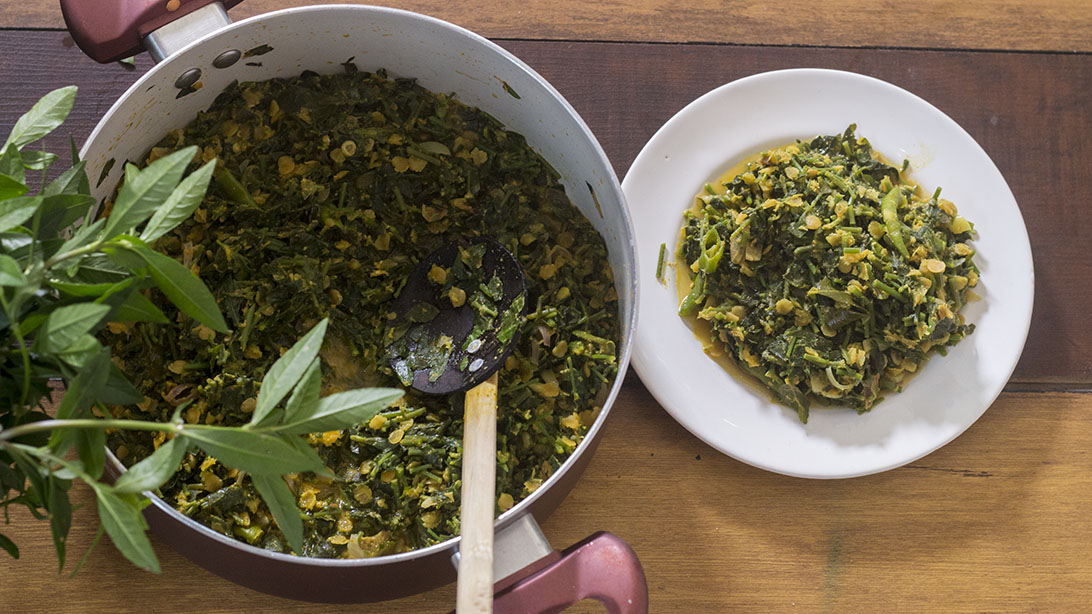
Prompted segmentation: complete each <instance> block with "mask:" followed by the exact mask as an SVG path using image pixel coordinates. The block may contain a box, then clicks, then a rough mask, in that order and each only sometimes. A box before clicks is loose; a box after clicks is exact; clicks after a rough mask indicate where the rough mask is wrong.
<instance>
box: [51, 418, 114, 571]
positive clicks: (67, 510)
mask: <svg viewBox="0 0 1092 614" xmlns="http://www.w3.org/2000/svg"><path fill="white" fill-rule="evenodd" d="M96 432H97V433H99V434H101V433H102V431H96ZM63 482H64V481H63V480H59V479H57V478H56V477H54V476H51V477H50V479H49V483H50V488H51V490H52V494H51V495H50V498H49V499H50V505H49V529H50V532H51V533H52V534H53V548H54V549H55V550H56V551H57V572H58V573H60V571H61V570H62V569H64V556H65V542H67V541H68V530H69V529H70V528H72V503H71V502H70V501H69V500H68V486H69V484H66V483H63Z"/></svg>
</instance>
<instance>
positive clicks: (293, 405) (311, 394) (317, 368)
mask: <svg viewBox="0 0 1092 614" xmlns="http://www.w3.org/2000/svg"><path fill="white" fill-rule="evenodd" d="M321 392H322V367H321V363H320V362H319V359H318V357H316V358H315V359H314V360H312V361H311V366H309V367H307V372H306V373H304V374H303V378H302V379H300V383H299V384H298V385H297V386H296V388H295V390H293V391H292V396H290V397H288V402H287V403H285V404H284V422H298V421H300V420H305V419H307V418H309V417H311V415H312V414H314V413H315V410H317V409H318V407H319V394H320V393H321Z"/></svg>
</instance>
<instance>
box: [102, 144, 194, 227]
mask: <svg viewBox="0 0 1092 614" xmlns="http://www.w3.org/2000/svg"><path fill="white" fill-rule="evenodd" d="M195 153H197V148H196V147H194V146H190V147H186V148H184V149H180V150H178V151H176V152H174V153H172V154H170V155H168V156H164V157H162V158H160V159H158V160H156V161H155V162H152V163H151V164H149V165H148V166H147V167H145V168H144V170H141V171H135V172H132V173H130V172H129V167H126V173H125V183H124V184H123V185H122V186H121V190H120V191H119V192H118V197H117V200H115V201H114V208H113V209H112V210H111V211H110V217H109V218H107V221H106V229H105V230H104V231H103V233H104V236H105V237H107V238H111V237H113V236H115V235H117V234H121V233H124V232H128V231H129V230H130V229H131V228H134V227H136V226H137V225H138V224H140V223H141V222H143V221H144V220H146V219H148V217H149V216H150V215H152V213H154V212H155V210H156V208H157V207H159V206H160V205H162V204H163V202H164V200H166V199H167V197H169V196H170V195H171V192H172V191H174V189H175V187H177V186H178V181H179V179H181V178H182V173H184V172H185V171H186V167H187V166H188V165H189V163H190V161H191V160H193V155H194V154H195Z"/></svg>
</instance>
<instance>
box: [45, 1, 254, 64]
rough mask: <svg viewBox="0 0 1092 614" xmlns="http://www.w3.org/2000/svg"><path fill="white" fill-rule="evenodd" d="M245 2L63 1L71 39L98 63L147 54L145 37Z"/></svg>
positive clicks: (65, 20)
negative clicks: (211, 9)
mask: <svg viewBox="0 0 1092 614" xmlns="http://www.w3.org/2000/svg"><path fill="white" fill-rule="evenodd" d="M242 1H243V0H61V13H62V14H63V15H64V22H65V24H66V25H67V26H68V31H69V32H70V33H71V34H72V40H74V41H76V44H77V45H79V47H80V49H82V50H83V52H84V53H86V54H87V55H89V56H91V58H92V59H94V60H96V61H99V62H103V63H106V62H116V61H118V60H123V59H125V58H127V57H130V56H134V55H136V54H138V53H140V52H141V51H144V37H145V36H147V35H148V34H150V33H151V32H153V31H155V30H156V29H158V28H161V27H163V26H165V25H167V24H169V23H171V22H172V21H174V20H175V19H178V18H179V17H182V16H183V15H188V14H190V13H192V12H194V11H196V10H197V9H199V8H201V7H203V6H206V5H209V4H214V3H216V2H219V3H221V4H223V5H224V8H225V9H229V8H231V7H233V6H235V5H236V4H239V3H240V2H242Z"/></svg>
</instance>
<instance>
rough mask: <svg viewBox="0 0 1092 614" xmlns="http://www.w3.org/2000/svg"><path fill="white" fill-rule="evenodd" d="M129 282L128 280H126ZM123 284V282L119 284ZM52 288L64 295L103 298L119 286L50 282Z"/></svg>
mask: <svg viewBox="0 0 1092 614" xmlns="http://www.w3.org/2000/svg"><path fill="white" fill-rule="evenodd" d="M126 281H128V280H126ZM119 283H121V282H119ZM49 285H50V286H53V287H54V288H56V289H58V290H60V291H61V292H62V293H64V294H67V295H69V296H80V297H88V296H102V295H103V294H105V293H106V291H107V290H109V289H111V288H113V287H115V286H117V285H118V284H112V283H101V284H83V283H78V282H75V283H70V282H66V281H50V282H49Z"/></svg>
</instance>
